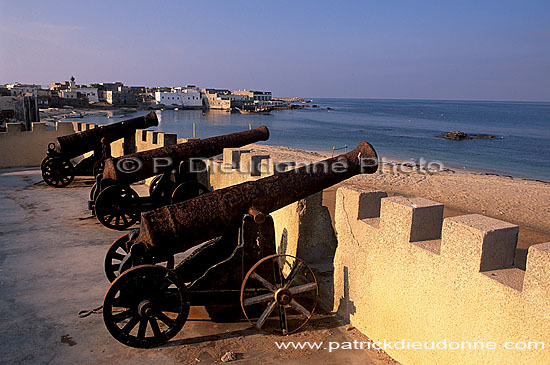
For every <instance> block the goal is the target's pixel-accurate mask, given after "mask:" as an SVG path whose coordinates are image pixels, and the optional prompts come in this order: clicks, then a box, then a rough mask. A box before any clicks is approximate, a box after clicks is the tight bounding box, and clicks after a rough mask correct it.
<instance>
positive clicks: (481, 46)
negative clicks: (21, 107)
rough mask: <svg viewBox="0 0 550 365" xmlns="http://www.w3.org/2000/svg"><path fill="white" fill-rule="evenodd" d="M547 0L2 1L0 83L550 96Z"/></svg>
mask: <svg viewBox="0 0 550 365" xmlns="http://www.w3.org/2000/svg"><path fill="white" fill-rule="evenodd" d="M549 15H550V3H548V2H544V1H528V2H521V3H517V2H512V1H484V2H482V3H480V2H476V1H464V2H457V3H450V4H446V3H441V2H436V1H423V2H421V3H411V2H406V1H394V2H391V3H390V2H382V1H377V2H374V1H349V2H345V3H333V2H320V1H317V2H312V1H303V2H287V1H279V2H277V3H259V2H252V1H241V2H232V3H227V2H219V3H217V2H209V3H204V2H177V1H175V2H166V3H163V6H160V5H158V4H152V3H150V2H144V1H132V2H131V3H130V2H106V1H97V2H95V3H94V4H93V5H92V4H87V3H86V4H84V3H77V2H74V1H73V2H69V1H57V2H55V3H48V2H38V1H26V2H8V1H4V0H0V52H1V54H2V57H0V83H12V82H15V81H18V82H21V83H36V84H41V85H49V84H50V83H51V82H54V81H64V80H68V78H69V77H70V76H71V75H74V76H75V78H76V82H77V83H79V84H80V83H81V84H89V83H93V82H112V81H121V82H124V84H127V85H141V86H178V85H185V84H195V85H197V86H199V87H211V88H228V89H252V90H254V89H257V90H270V91H272V92H273V95H274V96H280V97H292V96H300V97H307V98H358V99H423V100H457V101H458V100H464V101H466V100H471V101H477V100H479V101H532V102H537V101H539V102H549V101H550V88H548V85H550V47H548V44H550V23H548V21H547V19H548V18H549Z"/></svg>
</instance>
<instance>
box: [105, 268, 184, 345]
mask: <svg viewBox="0 0 550 365" xmlns="http://www.w3.org/2000/svg"><path fill="white" fill-rule="evenodd" d="M188 315H189V301H188V297H187V288H186V286H185V284H184V283H182V282H181V280H180V278H179V277H178V275H177V274H176V273H175V272H174V271H172V270H169V269H166V268H165V267H162V266H157V265H140V266H136V267H134V268H131V269H130V270H128V271H126V272H124V273H123V274H122V275H120V276H119V277H118V278H116V280H115V281H113V283H112V284H111V286H110V287H109V289H108V290H107V293H106V294H105V299H104V300H103V321H104V322H105V327H107V330H108V331H109V332H110V333H111V335H112V336H113V337H114V338H115V339H116V340H118V341H119V342H121V343H123V344H125V345H128V346H132V347H139V348H149V347H154V346H158V345H161V344H163V343H165V342H167V341H168V340H170V339H171V338H172V337H174V336H175V335H176V334H177V333H178V332H179V331H180V329H181V328H182V327H183V325H184V324H185V322H186V321H187V316H188Z"/></svg>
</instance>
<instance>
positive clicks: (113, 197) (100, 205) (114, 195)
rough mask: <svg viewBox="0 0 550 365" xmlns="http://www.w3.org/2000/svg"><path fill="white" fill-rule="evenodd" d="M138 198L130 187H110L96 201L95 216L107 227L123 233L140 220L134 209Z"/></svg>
mask: <svg viewBox="0 0 550 365" xmlns="http://www.w3.org/2000/svg"><path fill="white" fill-rule="evenodd" d="M138 198H139V196H138V194H137V193H136V192H135V191H134V190H132V188H130V187H129V186H120V185H112V186H109V187H107V188H105V189H103V191H101V193H99V195H98V196H97V199H96V200H95V203H94V209H95V215H96V217H97V219H98V220H99V221H100V222H101V224H103V225H104V226H105V227H107V228H111V229H116V230H119V231H122V230H124V229H127V228H129V227H131V226H133V225H134V224H135V223H136V222H137V221H138V219H139V213H138V212H136V211H135V210H134V207H133V205H134V203H135V202H136V200H137V199H138Z"/></svg>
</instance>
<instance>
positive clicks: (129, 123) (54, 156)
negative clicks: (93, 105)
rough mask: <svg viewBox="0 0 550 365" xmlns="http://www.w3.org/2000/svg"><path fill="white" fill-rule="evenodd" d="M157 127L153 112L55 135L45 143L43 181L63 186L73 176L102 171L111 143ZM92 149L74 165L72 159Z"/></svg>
mask: <svg viewBox="0 0 550 365" xmlns="http://www.w3.org/2000/svg"><path fill="white" fill-rule="evenodd" d="M156 126H158V119H157V115H156V114H155V113H154V112H150V113H149V114H147V115H145V116H142V117H137V118H133V119H128V120H124V121H122V122H118V123H113V124H108V125H102V126H99V127H96V128H92V129H88V130H86V131H82V132H79V133H74V134H70V135H67V136H62V137H58V138H57V140H56V142H55V143H54V142H52V143H50V144H49V145H48V151H47V152H46V157H45V158H44V160H42V163H41V164H40V168H41V170H42V178H43V179H44V181H45V182H46V184H48V185H50V186H53V187H56V188H63V187H65V186H67V185H69V184H70V183H71V182H72V181H73V180H74V178H75V176H90V177H95V176H96V175H97V174H99V173H101V172H102V170H103V161H104V160H105V159H107V158H109V157H111V145H110V144H111V143H112V142H115V141H117V140H119V139H121V138H124V137H127V136H130V135H133V134H134V133H135V131H136V129H147V128H149V127H156ZM89 152H92V154H91V155H90V156H89V157H86V158H84V159H82V160H81V161H80V162H78V163H77V164H73V163H72V162H71V160H72V159H74V158H77V157H78V156H81V155H84V154H86V153H89Z"/></svg>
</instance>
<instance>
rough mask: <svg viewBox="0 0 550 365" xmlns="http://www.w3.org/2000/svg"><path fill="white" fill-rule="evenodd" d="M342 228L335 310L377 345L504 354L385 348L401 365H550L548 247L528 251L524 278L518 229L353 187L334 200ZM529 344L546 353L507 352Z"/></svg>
mask: <svg viewBox="0 0 550 365" xmlns="http://www.w3.org/2000/svg"><path fill="white" fill-rule="evenodd" d="M335 228H336V232H337V237H338V248H337V250H336V255H335V258H334V303H333V309H334V310H335V311H337V312H338V314H339V315H341V316H343V317H344V318H346V319H347V320H349V322H350V323H351V324H352V325H353V326H355V327H356V328H358V329H359V330H360V331H361V332H362V333H364V334H365V335H367V336H368V337H369V338H370V339H371V340H373V341H384V340H386V341H392V342H398V341H401V340H405V341H407V342H408V343H409V344H410V343H413V342H415V341H418V342H420V343H422V344H423V343H426V342H427V343H428V347H430V346H432V345H430V343H431V342H435V343H436V344H437V343H439V345H438V346H439V347H444V346H445V345H444V344H442V343H441V342H442V341H447V342H458V343H461V342H463V341H467V342H470V343H471V342H474V341H489V342H494V343H496V347H497V348H496V349H492V350H491V349H485V350H473V349H472V350H468V349H465V350H461V349H456V350H449V349H448V350H442V349H437V348H436V349H396V348H393V349H392V348H390V349H388V348H386V349H385V351H386V352H387V353H388V354H389V355H390V356H392V357H393V358H394V359H396V360H397V361H399V362H402V363H403V364H486V363H490V364H549V363H550V349H549V348H548V347H549V346H550V243H543V244H538V245H534V246H531V247H530V248H529V253H528V258H527V270H526V271H522V270H520V269H517V268H513V264H514V254H515V248H516V242H517V235H518V227H517V226H515V225H512V224H509V223H507V222H503V221H499V220H496V219H492V218H488V217H485V216H481V215H475V214H474V215H465V216H459V217H452V218H446V219H445V220H443V206H442V205H441V204H439V203H436V202H433V201H429V200H426V199H421V198H405V197H389V198H388V197H386V193H385V192H383V191H376V190H372V191H367V190H359V189H355V188H348V187H344V188H340V189H338V191H337V202H336V213H335ZM530 341H531V342H544V346H545V347H546V349H540V344H529V346H532V348H533V347H534V346H539V349H538V350H534V349H531V350H529V349H521V350H520V349H516V350H507V349H504V348H503V347H504V346H510V344H506V343H507V342H519V343H520V344H519V346H520V347H523V346H527V345H526V343H527V342H530ZM416 346H417V347H418V346H419V345H416ZM420 346H423V345H420ZM453 346H456V345H454V344H453ZM461 346H465V347H466V348H468V346H469V345H468V344H465V345H461ZM490 346H492V345H490Z"/></svg>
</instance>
